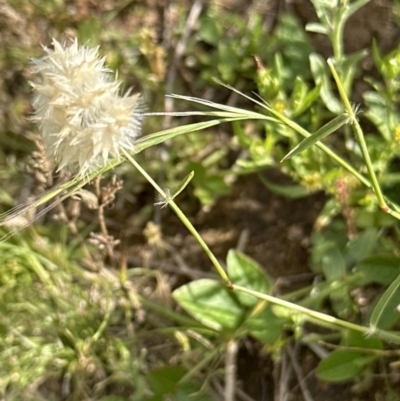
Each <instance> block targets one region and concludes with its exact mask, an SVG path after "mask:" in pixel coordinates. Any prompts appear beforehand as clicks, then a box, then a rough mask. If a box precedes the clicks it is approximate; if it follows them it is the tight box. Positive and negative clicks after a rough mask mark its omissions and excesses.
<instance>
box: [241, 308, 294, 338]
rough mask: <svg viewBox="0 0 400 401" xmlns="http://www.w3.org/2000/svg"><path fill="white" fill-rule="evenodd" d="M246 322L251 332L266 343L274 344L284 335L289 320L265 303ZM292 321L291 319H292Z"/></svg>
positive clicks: (245, 324)
mask: <svg viewBox="0 0 400 401" xmlns="http://www.w3.org/2000/svg"><path fill="white" fill-rule="evenodd" d="M257 309H259V310H257V311H256V312H255V313H253V314H252V315H251V316H250V317H249V318H248V319H247V320H246V322H245V323H244V326H245V327H246V328H247V329H248V330H249V334H250V335H251V336H253V337H254V338H256V339H257V340H259V341H261V343H262V344H264V345H269V346H273V345H274V344H276V343H277V341H279V339H280V338H281V337H282V335H283V331H284V329H285V327H286V325H287V324H288V322H289V320H285V319H282V318H279V317H278V316H276V315H275V314H274V313H273V311H272V308H271V306H270V305H268V304H267V303H264V304H263V305H261V304H260V307H258V306H257ZM290 322H291V321H290Z"/></svg>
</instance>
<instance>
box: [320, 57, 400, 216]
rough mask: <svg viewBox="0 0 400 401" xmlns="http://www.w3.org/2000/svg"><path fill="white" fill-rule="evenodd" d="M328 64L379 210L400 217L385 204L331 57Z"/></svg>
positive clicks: (359, 130) (363, 139)
mask: <svg viewBox="0 0 400 401" xmlns="http://www.w3.org/2000/svg"><path fill="white" fill-rule="evenodd" d="M328 65H329V68H330V69H331V72H332V75H333V77H334V79H335V81H336V85H337V87H338V90H339V93H340V96H341V98H342V100H343V103H344V106H345V108H346V110H347V113H348V115H349V119H350V122H351V126H352V128H353V130H354V134H355V135H356V137H357V140H358V143H359V145H360V149H361V153H362V155H363V158H364V161H365V164H366V166H367V170H368V175H369V178H370V181H371V185H372V188H373V190H374V192H375V195H376V197H377V200H378V204H379V207H380V208H381V210H382V211H383V212H385V213H389V214H391V215H392V216H394V217H396V218H397V219H400V213H398V212H396V211H394V210H392V209H390V208H389V206H388V205H387V203H386V201H385V197H384V196H383V193H382V190H381V187H380V186H379V182H378V179H377V177H376V174H375V171H374V169H373V167H372V162H371V157H370V155H369V152H368V148H367V144H366V142H365V138H364V134H363V131H362V129H361V126H360V124H359V122H358V120H357V117H356V114H355V112H354V110H353V107H352V106H351V103H350V101H349V98H348V97H347V94H346V92H345V90H344V87H343V85H342V81H341V79H340V78H339V75H338V73H337V71H336V69H335V66H334V63H333V60H332V59H329V60H328Z"/></svg>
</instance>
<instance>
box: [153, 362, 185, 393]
mask: <svg viewBox="0 0 400 401" xmlns="http://www.w3.org/2000/svg"><path fill="white" fill-rule="evenodd" d="M185 373H186V372H185V370H184V369H183V368H182V367H179V366H172V367H162V368H159V369H154V370H151V371H150V372H149V373H148V375H147V381H148V383H149V387H150V389H151V391H153V392H154V393H156V394H162V395H165V394H169V393H172V392H173V391H175V388H176V385H177V383H178V382H179V380H180V379H181V378H182V377H183V376H184V375H185Z"/></svg>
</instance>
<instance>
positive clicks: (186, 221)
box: [123, 150, 232, 288]
mask: <svg viewBox="0 0 400 401" xmlns="http://www.w3.org/2000/svg"><path fill="white" fill-rule="evenodd" d="M123 153H124V155H125V157H126V158H127V159H128V160H129V161H130V162H131V163H132V165H133V166H135V167H136V169H137V170H138V171H139V172H140V174H142V175H143V177H145V178H146V180H147V181H148V182H149V183H150V184H151V185H152V186H153V187H154V189H155V190H156V191H157V192H158V193H159V194H160V195H161V196H162V197H163V198H164V199H165V201H166V202H167V203H168V205H169V206H171V209H172V210H173V211H174V212H175V214H176V215H177V216H178V217H179V219H180V220H181V221H182V223H183V224H184V225H185V227H186V228H187V229H188V230H189V232H190V233H191V234H192V235H193V237H194V238H195V239H196V240H197V242H198V243H199V244H200V246H201V247H202V248H203V250H204V252H205V253H206V255H207V256H208V258H209V259H210V260H211V262H212V264H213V265H214V267H215V268H216V269H217V272H218V274H219V275H220V276H221V278H222V280H224V282H225V284H226V286H227V287H229V288H231V285H232V283H231V281H230V280H229V277H228V275H227V274H226V272H225V270H224V269H223V267H222V266H221V264H220V263H219V262H218V260H217V258H216V257H215V256H214V254H213V253H212V252H211V250H210V248H209V247H208V245H207V244H206V243H205V242H204V240H203V238H201V236H200V234H199V233H198V232H197V230H196V229H195V228H194V226H193V224H192V223H191V222H190V221H189V219H188V218H187V217H186V216H185V214H184V213H183V212H182V210H181V209H180V208H179V206H178V205H177V204H176V203H175V202H174V201H173V200H172V199H170V198H169V196H168V195H167V194H166V193H165V191H164V190H163V189H162V188H161V187H160V186H159V185H158V184H157V183H156V182H155V181H154V180H153V179H152V178H151V177H150V176H149V174H147V172H146V170H144V169H143V167H142V166H141V165H140V164H139V163H138V162H137V161H136V160H135V159H134V158H133V157H132V156H130V155H129V153H128V152H126V151H125V150H123Z"/></svg>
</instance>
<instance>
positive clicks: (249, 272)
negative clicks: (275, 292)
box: [226, 249, 271, 307]
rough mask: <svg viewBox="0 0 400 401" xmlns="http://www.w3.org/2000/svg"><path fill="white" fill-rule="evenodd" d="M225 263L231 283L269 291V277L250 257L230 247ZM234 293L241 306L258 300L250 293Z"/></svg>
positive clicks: (265, 291) (252, 304) (248, 305)
mask: <svg viewBox="0 0 400 401" xmlns="http://www.w3.org/2000/svg"><path fill="white" fill-rule="evenodd" d="M226 264H227V272H228V276H229V278H230V279H231V281H232V282H233V283H235V284H237V285H240V286H242V287H246V288H248V289H250V290H254V291H258V292H261V293H263V294H268V293H269V292H270V289H271V283H270V281H269V278H268V277H267V275H266V273H265V272H264V271H263V269H262V268H261V267H260V265H259V264H258V263H257V262H255V261H254V260H253V259H251V258H250V257H248V256H246V255H244V254H243V253H241V252H239V251H235V250H232V249H231V250H230V251H229V252H228V257H227V261H226ZM235 294H236V296H237V298H238V299H239V301H240V303H241V304H242V305H243V306H246V307H252V306H254V305H256V304H257V303H258V302H259V299H258V298H256V297H254V296H252V295H249V294H244V293H241V292H237V293H235Z"/></svg>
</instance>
